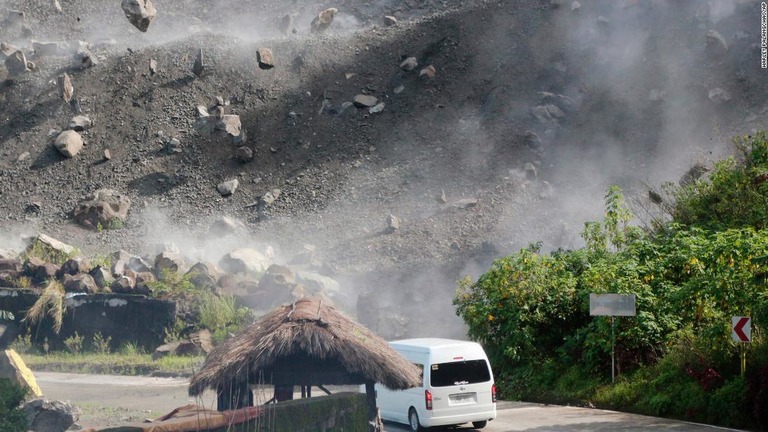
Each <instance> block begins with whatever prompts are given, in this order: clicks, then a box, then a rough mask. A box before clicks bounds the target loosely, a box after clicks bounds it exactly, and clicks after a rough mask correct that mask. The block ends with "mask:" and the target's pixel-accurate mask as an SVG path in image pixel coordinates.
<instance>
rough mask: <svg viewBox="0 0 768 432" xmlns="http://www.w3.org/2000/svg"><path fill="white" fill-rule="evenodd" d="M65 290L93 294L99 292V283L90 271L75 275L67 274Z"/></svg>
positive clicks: (64, 281)
mask: <svg viewBox="0 0 768 432" xmlns="http://www.w3.org/2000/svg"><path fill="white" fill-rule="evenodd" d="M63 283H64V291H65V292H68V293H86V294H92V293H95V292H99V291H100V290H99V285H98V284H96V281H95V280H94V279H93V276H91V275H89V274H88V273H80V274H76V275H74V276H72V275H69V274H67V275H65V276H64V279H63Z"/></svg>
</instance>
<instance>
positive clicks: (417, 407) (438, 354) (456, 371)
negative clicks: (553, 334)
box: [376, 338, 496, 432]
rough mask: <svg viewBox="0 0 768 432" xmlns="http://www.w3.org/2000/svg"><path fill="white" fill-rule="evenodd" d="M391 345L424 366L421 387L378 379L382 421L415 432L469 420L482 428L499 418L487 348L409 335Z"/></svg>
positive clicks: (409, 358)
mask: <svg viewBox="0 0 768 432" xmlns="http://www.w3.org/2000/svg"><path fill="white" fill-rule="evenodd" d="M389 345H390V346H391V347H392V348H393V349H394V350H395V351H397V352H399V353H400V354H402V355H403V356H404V357H405V358H407V359H408V360H410V361H411V362H413V363H414V364H416V365H417V366H419V367H420V368H421V370H422V383H421V387H414V388H411V389H408V390H398V391H392V390H389V389H387V388H386V387H384V386H382V385H380V384H376V401H377V404H378V406H379V409H380V410H381V417H382V419H384V420H388V421H394V422H398V423H405V424H408V425H409V426H410V428H411V430H412V431H414V432H416V431H420V430H424V428H428V427H431V426H448V425H459V424H462V423H469V422H471V423H472V425H473V426H474V427H475V428H477V429H480V428H483V427H485V425H486V424H487V423H488V421H489V420H493V419H495V418H496V386H495V385H494V382H493V372H492V371H491V366H490V364H489V362H488V357H487V356H486V355H485V351H483V348H482V347H481V346H480V345H479V344H477V343H475V342H466V341H459V340H452V339H437V338H424V339H406V340H398V341H393V342H390V343H389Z"/></svg>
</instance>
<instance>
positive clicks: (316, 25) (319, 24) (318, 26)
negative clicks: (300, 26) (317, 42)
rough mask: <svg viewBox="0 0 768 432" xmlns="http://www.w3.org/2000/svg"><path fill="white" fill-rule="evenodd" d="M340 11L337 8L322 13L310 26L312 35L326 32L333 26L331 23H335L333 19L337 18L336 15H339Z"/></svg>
mask: <svg viewBox="0 0 768 432" xmlns="http://www.w3.org/2000/svg"><path fill="white" fill-rule="evenodd" d="M338 12H339V10H338V9H336V8H328V9H326V10H324V11H322V12H320V13H319V14H318V15H317V16H316V17H315V19H313V20H312V23H311V24H310V31H311V32H312V33H321V32H324V31H325V30H326V29H328V27H330V26H331V23H332V22H333V17H335V16H336V13H338Z"/></svg>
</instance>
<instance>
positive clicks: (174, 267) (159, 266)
mask: <svg viewBox="0 0 768 432" xmlns="http://www.w3.org/2000/svg"><path fill="white" fill-rule="evenodd" d="M186 266H187V265H186V263H185V262H184V256H182V255H181V254H180V253H174V252H161V253H160V254H158V255H157V256H156V257H155V276H157V279H158V280H164V279H165V277H166V275H167V274H178V273H180V272H183V271H184V270H185V269H186Z"/></svg>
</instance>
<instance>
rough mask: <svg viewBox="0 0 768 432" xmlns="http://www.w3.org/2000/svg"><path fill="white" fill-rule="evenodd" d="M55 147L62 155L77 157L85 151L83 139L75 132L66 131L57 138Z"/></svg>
mask: <svg viewBox="0 0 768 432" xmlns="http://www.w3.org/2000/svg"><path fill="white" fill-rule="evenodd" d="M53 145H54V147H56V150H58V151H59V153H61V154H62V155H64V156H66V157H68V158H71V157H75V155H77V154H78V153H80V150H82V149H83V137H82V136H80V134H79V133H77V132H75V131H73V130H65V131H64V132H62V133H60V134H59V135H58V136H57V137H56V140H55V141H54V142H53Z"/></svg>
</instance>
